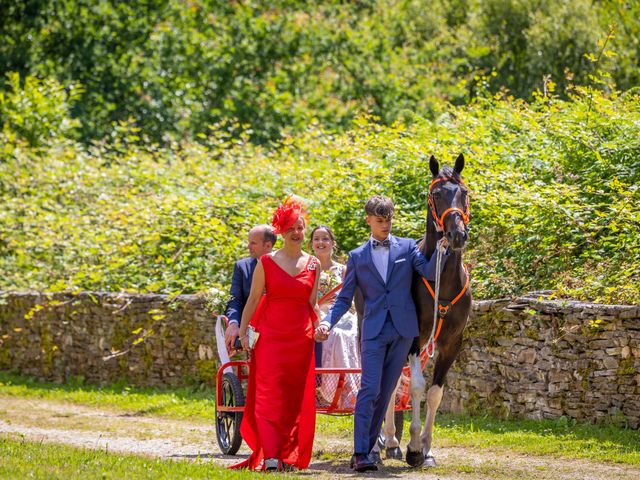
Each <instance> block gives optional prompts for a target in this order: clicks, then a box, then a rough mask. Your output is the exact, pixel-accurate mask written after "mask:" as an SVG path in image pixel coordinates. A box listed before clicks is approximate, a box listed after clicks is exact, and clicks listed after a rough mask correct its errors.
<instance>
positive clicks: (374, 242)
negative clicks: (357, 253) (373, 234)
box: [371, 238, 391, 250]
mask: <svg viewBox="0 0 640 480" xmlns="http://www.w3.org/2000/svg"><path fill="white" fill-rule="evenodd" d="M389 245H391V242H390V241H389V239H388V238H387V239H386V240H383V241H382V242H380V241H378V240H376V239H375V238H372V239H371V246H372V247H373V249H374V250H375V249H376V248H378V247H383V248H389Z"/></svg>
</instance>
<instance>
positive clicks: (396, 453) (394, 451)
mask: <svg viewBox="0 0 640 480" xmlns="http://www.w3.org/2000/svg"><path fill="white" fill-rule="evenodd" d="M385 453H386V457H387V458H393V459H395V460H402V450H400V447H393V448H387V449H386V451H385Z"/></svg>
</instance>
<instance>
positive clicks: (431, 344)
mask: <svg viewBox="0 0 640 480" xmlns="http://www.w3.org/2000/svg"><path fill="white" fill-rule="evenodd" d="M445 241H446V240H445V238H444V237H442V238H441V239H440V240H438V243H437V244H436V282H435V290H434V295H433V328H432V329H431V336H429V340H428V341H427V354H428V355H429V358H433V357H434V356H435V354H436V345H435V336H436V324H437V320H438V317H439V312H438V297H439V296H440V265H441V263H442V256H443V255H444V250H445V247H444V245H443V243H444V242H445Z"/></svg>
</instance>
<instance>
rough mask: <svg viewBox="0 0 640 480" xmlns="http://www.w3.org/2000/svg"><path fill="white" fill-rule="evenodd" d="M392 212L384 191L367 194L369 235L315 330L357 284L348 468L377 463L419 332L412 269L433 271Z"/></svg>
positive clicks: (321, 332) (324, 332)
mask: <svg viewBox="0 0 640 480" xmlns="http://www.w3.org/2000/svg"><path fill="white" fill-rule="evenodd" d="M393 212H394V206H393V202H392V201H391V200H390V199H388V198H385V197H380V196H375V197H372V198H371V199H370V200H369V201H368V202H367V204H366V205H365V213H366V222H367V224H368V225H369V227H370V228H371V238H370V240H369V241H367V242H366V243H365V244H364V245H362V246H361V247H358V248H356V249H355V250H352V251H351V252H349V260H348V261H347V274H346V277H345V279H344V282H343V284H342V290H341V291H340V294H339V295H338V298H337V299H336V302H335V303H334V305H333V307H332V308H331V310H329V312H328V313H327V316H326V317H325V318H324V320H322V322H320V326H319V327H318V328H317V330H316V340H320V341H323V340H325V339H326V338H327V337H328V332H329V329H330V328H331V327H333V326H334V325H335V324H336V323H337V322H338V320H340V317H342V315H344V314H345V313H346V312H347V310H349V308H350V307H351V302H352V300H353V295H354V293H355V290H356V287H359V288H360V290H361V291H362V294H363V296H364V318H363V320H362V330H361V332H360V335H361V358H362V377H361V387H360V390H359V392H358V398H357V400H356V408H355V415H354V420H353V423H354V455H353V457H352V459H351V468H353V469H355V470H357V471H359V472H364V471H367V470H377V469H378V465H377V464H376V460H377V459H374V458H372V457H371V455H370V452H371V450H372V449H373V447H374V445H375V442H376V440H377V438H378V433H379V432H380V427H381V425H382V420H383V418H384V414H385V412H386V410H387V405H388V404H389V399H390V398H391V394H392V392H393V390H394V389H395V387H396V384H397V382H398V377H399V376H400V373H401V372H402V366H403V365H404V363H405V362H406V360H407V354H408V353H409V349H410V347H411V343H412V342H413V339H414V337H417V336H418V333H419V332H418V320H417V316H416V308H415V305H414V303H413V299H412V297H411V282H412V281H413V273H414V272H418V273H419V274H420V275H422V276H423V277H425V278H426V279H427V280H433V279H434V278H435V274H436V258H435V256H433V257H432V258H430V259H426V258H425V257H424V256H423V255H422V253H420V251H419V250H418V247H417V246H416V242H414V241H413V240H411V239H407V238H400V237H395V236H393V235H391V223H392V218H393ZM446 255H447V254H445V259H446ZM442 263H443V264H444V262H442ZM441 268H443V266H441ZM378 458H379V457H378ZM378 461H379V460H378Z"/></svg>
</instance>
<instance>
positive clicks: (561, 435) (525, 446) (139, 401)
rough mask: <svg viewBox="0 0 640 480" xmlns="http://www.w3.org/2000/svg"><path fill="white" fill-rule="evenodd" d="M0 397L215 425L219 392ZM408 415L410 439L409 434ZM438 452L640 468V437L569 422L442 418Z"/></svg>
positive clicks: (9, 382)
mask: <svg viewBox="0 0 640 480" xmlns="http://www.w3.org/2000/svg"><path fill="white" fill-rule="evenodd" d="M0 396H15V397H24V398H43V399H48V400H51V401H61V402H70V403H74V404H80V405H89V406H95V407H99V408H108V409H112V410H117V411H126V412H130V413H134V414H138V415H157V416H164V417H170V418H178V419H184V420H189V421H198V422H212V421H213V418H214V408H215V402H214V400H213V396H214V392H213V391H212V390H210V389H189V388H181V389H173V390H160V389H151V388H137V387H126V386H122V385H116V386H109V387H96V386H89V385H82V384H80V383H78V382H76V383H75V384H74V383H71V384H66V385H59V384H54V383H47V382H38V381H35V380H33V379H30V378H27V377H22V376H18V375H14V374H10V373H6V372H0ZM408 418H409V417H408V415H405V428H404V431H405V437H404V439H403V442H402V443H403V445H404V444H406V442H407V435H408V431H409V425H408ZM352 432H353V417H352V416H339V417H334V416H326V415H318V419H317V434H318V435H323V436H333V437H340V438H346V439H349V438H350V437H351V435H352ZM434 436H435V443H436V445H437V446H438V447H447V446H458V447H473V448H478V449H486V448H492V449H509V450H512V451H516V452H521V453H526V454H529V455H552V456H558V457H573V458H589V459H592V460H594V461H600V462H616V463H626V464H631V465H640V432H639V431H637V430H631V429H623V428H619V427H615V426H612V425H605V426H594V425H588V424H581V423H575V422H572V421H567V419H564V418H563V419H560V420H557V421H552V420H543V421H537V420H506V421H505V420H497V419H495V418H492V417H490V416H482V417H469V416H461V415H453V414H445V413H442V414H439V415H438V419H437V421H436V427H435V432H434Z"/></svg>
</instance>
